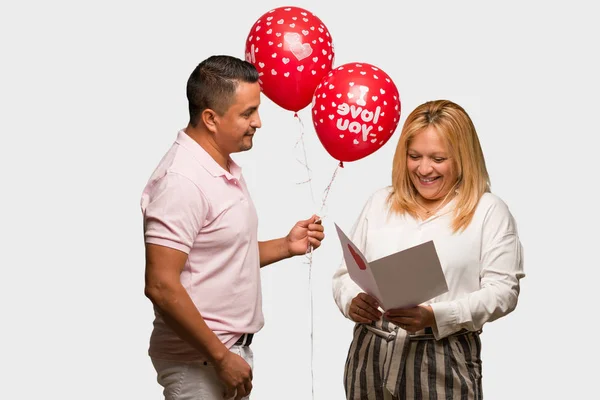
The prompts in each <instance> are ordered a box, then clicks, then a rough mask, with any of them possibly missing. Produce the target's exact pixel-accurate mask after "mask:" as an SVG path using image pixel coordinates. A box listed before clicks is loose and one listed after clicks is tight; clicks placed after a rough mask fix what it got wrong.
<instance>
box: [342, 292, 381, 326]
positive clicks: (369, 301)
mask: <svg viewBox="0 0 600 400" xmlns="http://www.w3.org/2000/svg"><path fill="white" fill-rule="evenodd" d="M377 307H379V303H378V302H377V300H375V299H374V298H373V297H371V296H369V295H368V294H366V293H359V294H358V295H357V296H356V297H355V298H353V299H352V302H351V303H350V309H349V310H348V314H349V316H350V318H351V319H352V321H354V322H360V323H363V324H369V323H371V322H373V321H377V320H379V318H381V312H380V311H379V310H378V309H377Z"/></svg>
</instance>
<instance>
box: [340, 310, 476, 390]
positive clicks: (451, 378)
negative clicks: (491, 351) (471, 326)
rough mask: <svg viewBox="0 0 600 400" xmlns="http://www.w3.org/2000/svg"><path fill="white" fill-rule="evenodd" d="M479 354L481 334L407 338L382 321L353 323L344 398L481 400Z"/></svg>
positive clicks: (403, 333) (401, 331) (345, 374)
mask: <svg viewBox="0 0 600 400" xmlns="http://www.w3.org/2000/svg"><path fill="white" fill-rule="evenodd" d="M399 343H400V344H399ZM392 355H393V356H392ZM480 355H481V341H480V340H479V332H462V333H459V334H455V335H452V336H449V337H446V338H443V339H441V340H435V338H434V337H433V335H431V334H428V335H427V334H425V335H419V336H412V335H411V336H408V335H407V334H406V332H405V331H403V330H401V329H400V330H399V329H398V328H397V327H396V326H395V325H394V324H392V323H391V322H389V321H385V320H379V321H377V324H376V325H372V326H368V327H367V326H366V325H363V324H357V325H356V327H355V328H354V337H353V339H352V343H351V345H350V350H349V351H348V357H347V359H346V367H345V369H344V386H345V391H346V399H347V400H358V399H360V400H388V399H389V400H409V399H423V400H432V399H460V400H471V399H475V400H479V399H483V393H482V388H481V358H480ZM386 386H387V388H386ZM394 392H395V394H394ZM392 394H394V395H393V396H392Z"/></svg>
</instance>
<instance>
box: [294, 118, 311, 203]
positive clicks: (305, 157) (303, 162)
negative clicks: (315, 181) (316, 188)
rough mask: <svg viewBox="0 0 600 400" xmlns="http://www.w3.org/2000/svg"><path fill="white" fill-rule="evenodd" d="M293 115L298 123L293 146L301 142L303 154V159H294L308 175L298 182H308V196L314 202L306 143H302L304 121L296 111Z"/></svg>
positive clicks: (301, 183) (300, 183) (295, 146)
mask: <svg viewBox="0 0 600 400" xmlns="http://www.w3.org/2000/svg"><path fill="white" fill-rule="evenodd" d="M294 117H295V118H297V119H298V122H299V123H300V137H299V138H298V140H297V141H296V144H295V145H294V148H297V147H298V144H300V143H301V144H302V154H303V156H304V161H302V160H298V159H296V161H298V162H299V163H300V164H301V165H302V166H303V167H304V168H306V175H307V176H308V178H307V179H306V180H305V181H304V182H298V184H299V185H303V184H305V183H308V187H309V189H310V198H311V200H312V202H313V204H314V203H315V195H314V192H313V187H312V170H311V169H310V167H309V166H308V157H307V156H306V145H305V144H304V123H303V122H302V119H301V118H300V116H299V115H298V113H297V112H296V113H294Z"/></svg>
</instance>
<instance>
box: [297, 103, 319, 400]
mask: <svg viewBox="0 0 600 400" xmlns="http://www.w3.org/2000/svg"><path fill="white" fill-rule="evenodd" d="M294 117H295V118H297V119H298V122H299V124H300V137H299V138H298V140H297V141H296V144H295V145H294V148H297V147H298V145H299V144H300V143H301V144H302V154H303V156H304V161H302V160H299V159H296V161H298V162H299V163H300V164H301V165H302V166H303V167H304V168H306V174H307V176H308V178H307V179H306V180H305V181H304V182H299V183H298V184H299V185H302V184H305V183H308V187H309V189H310V198H311V200H312V203H313V205H314V204H315V196H314V192H313V188H312V174H311V172H312V171H311V169H310V167H309V166H308V157H307V156H306V145H305V144H304V123H303V122H302V119H301V118H300V116H299V115H298V113H297V112H295V113H294ZM306 253H307V254H306V257H307V259H308V261H307V264H308V288H309V298H310V379H311V391H312V399H313V400H314V398H315V374H314V312H313V311H314V307H313V287H312V255H313V248H312V246H311V245H310V244H309V245H308V251H307V252H306Z"/></svg>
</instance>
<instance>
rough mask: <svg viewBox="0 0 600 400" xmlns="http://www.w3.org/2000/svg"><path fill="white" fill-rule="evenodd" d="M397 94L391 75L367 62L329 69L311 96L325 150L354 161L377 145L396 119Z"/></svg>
mask: <svg viewBox="0 0 600 400" xmlns="http://www.w3.org/2000/svg"><path fill="white" fill-rule="evenodd" d="M400 108H401V105H400V95H399V94H398V89H397V88H396V85H395V84H394V82H393V81H392V79H391V78H390V77H389V76H388V75H387V74H386V73H385V72H384V71H383V70H381V69H379V68H377V67H375V66H373V65H371V64H367V63H349V64H344V65H341V66H339V67H338V68H336V69H334V70H333V71H331V73H329V74H328V76H327V77H325V78H324V79H323V81H322V82H321V83H320V84H319V86H317V89H316V90H315V93H314V96H313V104H312V113H311V115H312V120H313V124H314V126H315V130H316V132H317V136H318V137H319V140H320V141H321V144H322V145H323V147H325V150H327V152H328V153H329V154H330V155H331V156H332V157H333V158H335V159H336V160H339V161H340V162H343V161H356V160H359V159H361V158H363V157H366V156H368V155H370V154H372V153H373V152H375V151H377V150H378V149H380V148H381V146H383V145H384V144H385V143H386V142H387V141H388V140H389V139H390V137H391V136H392V135H393V133H394V131H395V130H396V128H397V127H398V123H399V122H400Z"/></svg>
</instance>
